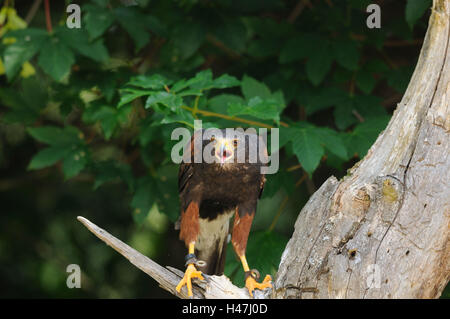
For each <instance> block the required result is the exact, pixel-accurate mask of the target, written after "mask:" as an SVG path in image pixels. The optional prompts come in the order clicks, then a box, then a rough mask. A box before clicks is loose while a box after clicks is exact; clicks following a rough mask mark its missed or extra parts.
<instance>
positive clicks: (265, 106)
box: [227, 96, 280, 122]
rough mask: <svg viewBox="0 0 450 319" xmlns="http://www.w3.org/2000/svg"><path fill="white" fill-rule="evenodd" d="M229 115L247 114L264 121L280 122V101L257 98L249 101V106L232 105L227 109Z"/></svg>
mask: <svg viewBox="0 0 450 319" xmlns="http://www.w3.org/2000/svg"><path fill="white" fill-rule="evenodd" d="M227 112H228V115H230V116H235V115H242V114H247V115H251V116H254V117H257V118H260V119H263V120H275V121H277V122H278V121H279V120H280V114H279V110H278V101H275V100H274V99H268V100H263V99H261V98H260V97H259V96H255V97H253V98H251V99H250V100H249V101H248V104H247V105H242V104H234V103H231V104H230V105H229V106H228V109H227Z"/></svg>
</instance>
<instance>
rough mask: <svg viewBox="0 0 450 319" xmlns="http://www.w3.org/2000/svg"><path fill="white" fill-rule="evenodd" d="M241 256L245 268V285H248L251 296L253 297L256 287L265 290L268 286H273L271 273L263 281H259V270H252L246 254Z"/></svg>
mask: <svg viewBox="0 0 450 319" xmlns="http://www.w3.org/2000/svg"><path fill="white" fill-rule="evenodd" d="M239 258H240V259H241V263H242V267H243V268H244V272H245V287H247V289H248V293H249V294H250V297H253V290H255V289H260V290H264V289H266V288H272V283H271V281H272V277H271V276H270V275H266V277H265V278H264V280H263V281H262V283H259V282H258V281H257V280H258V279H259V272H258V271H257V270H255V269H252V270H250V268H249V267H248V264H247V259H246V258H245V255H242V256H239Z"/></svg>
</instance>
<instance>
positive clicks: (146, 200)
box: [131, 177, 158, 223]
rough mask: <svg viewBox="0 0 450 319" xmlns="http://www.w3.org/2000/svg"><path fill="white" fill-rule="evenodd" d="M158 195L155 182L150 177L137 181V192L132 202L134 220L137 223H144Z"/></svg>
mask: <svg viewBox="0 0 450 319" xmlns="http://www.w3.org/2000/svg"><path fill="white" fill-rule="evenodd" d="M157 194H158V191H157V188H156V186H155V182H154V181H153V179H152V178H150V177H141V178H139V179H138V180H137V186H136V192H135V193H134V195H133V199H132V200H131V207H133V209H134V210H133V218H134V220H135V221H136V222H137V223H142V222H143V221H144V220H145V218H146V217H147V215H148V213H149V212H150V209H151V208H152V206H153V204H155V202H156V196H157Z"/></svg>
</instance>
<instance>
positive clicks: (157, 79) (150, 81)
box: [128, 74, 173, 90]
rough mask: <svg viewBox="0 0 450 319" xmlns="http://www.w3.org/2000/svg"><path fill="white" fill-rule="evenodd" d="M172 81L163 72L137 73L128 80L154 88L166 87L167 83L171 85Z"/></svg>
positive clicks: (145, 87)
mask: <svg viewBox="0 0 450 319" xmlns="http://www.w3.org/2000/svg"><path fill="white" fill-rule="evenodd" d="M172 83H173V81H172V80H170V79H168V78H166V77H164V76H162V75H161V74H152V75H137V76H133V77H132V78H131V79H130V81H129V82H128V84H129V85H134V86H137V87H140V88H143V89H152V90H161V89H164V86H165V85H167V86H169V85H171V84H172Z"/></svg>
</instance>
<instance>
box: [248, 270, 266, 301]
mask: <svg viewBox="0 0 450 319" xmlns="http://www.w3.org/2000/svg"><path fill="white" fill-rule="evenodd" d="M271 281H272V277H271V276H270V275H266V277H265V278H264V280H263V282H262V283H259V282H257V281H256V280H255V278H253V277H252V276H248V277H247V279H246V280H245V287H247V289H248V293H249V294H250V297H252V298H253V290H255V289H260V290H264V289H266V288H272V283H271Z"/></svg>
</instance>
